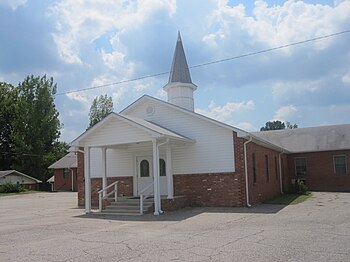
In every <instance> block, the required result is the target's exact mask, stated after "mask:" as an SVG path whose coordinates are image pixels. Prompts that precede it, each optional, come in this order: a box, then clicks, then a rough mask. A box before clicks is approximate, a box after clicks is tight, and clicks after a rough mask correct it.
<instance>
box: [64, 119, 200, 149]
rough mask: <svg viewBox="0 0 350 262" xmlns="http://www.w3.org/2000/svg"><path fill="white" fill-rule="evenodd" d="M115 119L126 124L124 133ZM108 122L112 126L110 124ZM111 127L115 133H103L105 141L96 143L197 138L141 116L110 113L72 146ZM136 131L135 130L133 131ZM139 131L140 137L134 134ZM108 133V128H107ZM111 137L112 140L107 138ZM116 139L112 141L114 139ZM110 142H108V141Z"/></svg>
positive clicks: (81, 144)
mask: <svg viewBox="0 0 350 262" xmlns="http://www.w3.org/2000/svg"><path fill="white" fill-rule="evenodd" d="M115 121H117V122H119V123H120V124H125V125H124V129H123V130H122V131H124V133H122V132H121V131H120V130H118V128H119V129H120V128H121V125H117V124H116V123H115ZM108 124H110V125H112V126H109V127H107V126H108ZM106 127H107V128H109V129H111V130H110V131H109V133H113V135H112V136H111V135H110V136H109V135H108V134H103V136H104V139H105V140H106V141H105V142H99V143H97V144H96V146H103V145H118V144H128V143H134V142H139V141H147V140H148V141H150V140H151V139H153V138H165V139H167V138H169V139H171V140H175V141H181V142H187V143H195V140H193V139H190V138H188V137H186V136H183V135H181V134H178V133H176V132H174V131H172V130H169V129H166V128H163V127H161V126H159V125H157V124H154V123H152V122H149V121H146V120H144V119H141V118H137V117H131V116H126V115H121V114H117V113H110V114H109V115H108V116H107V117H105V118H104V119H103V120H101V121H100V122H99V123H97V124H96V125H94V126H93V127H91V128H90V129H88V130H87V131H85V132H84V133H83V134H81V135H80V136H79V137H78V138H76V139H75V140H73V141H72V142H71V143H70V145H71V146H84V145H85V144H86V141H87V140H88V139H89V138H91V137H93V136H95V137H97V136H99V135H100V136H101V134H99V132H101V130H103V129H104V128H106ZM133 131H134V132H133ZM135 131H137V133H138V134H142V136H140V137H136V136H137V135H133V134H134V133H135ZM107 133H108V130H107ZM118 134H119V135H120V136H123V138H121V139H119V140H116V139H115V138H116V137H117V136H118ZM108 139H110V142H108V141H107V140H108ZM113 139H114V140H115V141H112V140H113ZM107 142H108V143H107Z"/></svg>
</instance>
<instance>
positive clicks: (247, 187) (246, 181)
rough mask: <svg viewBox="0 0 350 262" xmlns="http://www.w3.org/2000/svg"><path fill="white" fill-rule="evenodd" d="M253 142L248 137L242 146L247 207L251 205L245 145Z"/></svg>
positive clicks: (250, 137)
mask: <svg viewBox="0 0 350 262" xmlns="http://www.w3.org/2000/svg"><path fill="white" fill-rule="evenodd" d="M252 141H253V137H252V136H250V135H249V140H248V141H245V142H244V144H243V150H244V175H245V195H246V204H247V207H251V206H252V205H251V204H250V202H249V184H248V163H247V144H248V143H250V142H252Z"/></svg>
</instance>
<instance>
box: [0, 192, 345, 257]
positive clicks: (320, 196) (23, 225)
mask: <svg viewBox="0 0 350 262" xmlns="http://www.w3.org/2000/svg"><path fill="white" fill-rule="evenodd" d="M76 202H77V199H76V193H35V194H27V195H17V196H5V197H0V261H350V193H318V192H316V193H314V194H313V197H312V198H311V199H309V200H307V201H306V202H304V203H301V204H298V205H294V206H286V207H285V206H279V205H265V204H263V205H259V206H256V207H253V208H250V209H248V208H195V209H190V208H189V209H184V210H181V211H177V212H173V213H167V214H164V215H161V216H158V217H155V216H153V215H152V214H147V215H145V216H137V217H103V216H97V215H85V214H84V210H82V209H79V208H77V206H76Z"/></svg>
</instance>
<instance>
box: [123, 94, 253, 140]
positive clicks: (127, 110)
mask: <svg viewBox="0 0 350 262" xmlns="http://www.w3.org/2000/svg"><path fill="white" fill-rule="evenodd" d="M144 99H149V100H152V101H153V102H156V103H157V102H158V103H161V104H163V105H165V106H168V107H170V108H173V109H176V110H179V111H181V112H184V113H186V114H189V115H191V116H194V117H197V118H200V119H202V120H205V121H208V122H210V123H213V124H215V125H219V126H221V127H224V128H227V129H229V130H233V131H235V132H236V133H237V134H240V135H241V136H245V135H248V134H249V133H248V132H246V131H244V130H242V129H239V128H236V127H233V126H230V125H228V124H225V123H222V122H219V121H217V120H215V119H212V118H209V117H206V116H203V115H201V114H198V113H196V112H193V111H190V110H187V109H184V108H182V107H179V106H177V105H173V104H170V103H168V102H166V101H163V100H160V99H158V98H155V97H152V96H149V95H143V96H142V97H140V98H139V99H137V100H136V101H134V102H133V103H132V104H130V105H129V106H127V107H126V108H124V109H123V110H122V111H120V112H119V114H123V115H127V114H128V112H129V111H131V110H132V109H133V108H134V107H136V105H137V104H139V103H141V102H142V101H143V100H144Z"/></svg>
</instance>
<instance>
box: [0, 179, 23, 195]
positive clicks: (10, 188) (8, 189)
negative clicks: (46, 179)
mask: <svg viewBox="0 0 350 262" xmlns="http://www.w3.org/2000/svg"><path fill="white" fill-rule="evenodd" d="M23 191H24V188H23V187H21V186H18V185H16V184H13V183H10V182H6V183H5V184H3V185H1V186H0V193H19V192H23Z"/></svg>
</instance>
